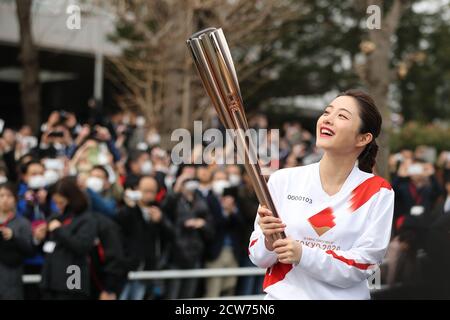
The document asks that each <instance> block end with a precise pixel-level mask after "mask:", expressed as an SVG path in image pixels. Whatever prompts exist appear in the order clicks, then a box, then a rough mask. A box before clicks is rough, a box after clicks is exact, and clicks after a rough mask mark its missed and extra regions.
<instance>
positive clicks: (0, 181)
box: [0, 176, 8, 184]
mask: <svg viewBox="0 0 450 320" xmlns="http://www.w3.org/2000/svg"><path fill="white" fill-rule="evenodd" d="M6 182H8V178H7V177H5V176H0V184H3V183H6Z"/></svg>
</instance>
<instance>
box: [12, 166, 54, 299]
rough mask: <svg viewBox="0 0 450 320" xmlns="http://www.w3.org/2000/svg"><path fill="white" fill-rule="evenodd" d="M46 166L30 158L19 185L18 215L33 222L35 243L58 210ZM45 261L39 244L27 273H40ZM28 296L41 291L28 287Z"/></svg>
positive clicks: (32, 297)
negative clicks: (49, 186) (51, 196)
mask: <svg viewBox="0 0 450 320" xmlns="http://www.w3.org/2000/svg"><path fill="white" fill-rule="evenodd" d="M44 173H45V168H44V166H43V165H42V163H41V162H40V161H39V160H30V161H28V162H26V163H25V164H24V165H23V166H22V167H21V182H20V184H19V187H18V202H17V215H19V216H22V217H25V218H26V219H27V220H29V221H30V222H31V228H32V234H33V239H34V242H35V243H38V242H39V240H40V239H41V238H42V237H43V233H44V232H45V229H46V227H47V225H46V219H47V218H48V217H49V216H50V215H51V214H52V212H55V211H56V210H57V208H56V206H55V204H54V203H53V202H52V201H51V199H50V198H49V197H48V191H47V188H46V185H47V181H46V179H45V177H44ZM43 263H44V254H43V252H42V248H40V246H37V248H36V255H35V256H33V257H30V258H28V259H26V260H25V272H26V273H27V274H39V273H40V272H41V268H42V265H43ZM25 296H26V298H30V299H38V298H39V297H40V292H39V290H37V289H36V288H35V287H32V286H30V287H27V288H26V291H25Z"/></svg>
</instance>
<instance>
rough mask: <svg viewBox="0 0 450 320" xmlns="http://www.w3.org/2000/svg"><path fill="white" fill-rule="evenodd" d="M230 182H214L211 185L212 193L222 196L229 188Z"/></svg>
mask: <svg viewBox="0 0 450 320" xmlns="http://www.w3.org/2000/svg"><path fill="white" fill-rule="evenodd" d="M230 186H231V185H230V182H228V181H227V180H216V181H214V182H213V183H212V191H213V192H214V194H215V195H216V196H222V195H223V191H224V190H225V188H229V187H230Z"/></svg>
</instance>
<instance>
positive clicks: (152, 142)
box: [147, 133, 161, 146]
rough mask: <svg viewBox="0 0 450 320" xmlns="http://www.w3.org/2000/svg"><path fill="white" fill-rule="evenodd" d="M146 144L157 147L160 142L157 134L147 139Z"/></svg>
mask: <svg viewBox="0 0 450 320" xmlns="http://www.w3.org/2000/svg"><path fill="white" fill-rule="evenodd" d="M147 142H148V144H149V145H151V146H154V145H157V144H159V143H160V142H161V136H160V135H159V134H157V133H154V134H151V135H149V136H148V137H147Z"/></svg>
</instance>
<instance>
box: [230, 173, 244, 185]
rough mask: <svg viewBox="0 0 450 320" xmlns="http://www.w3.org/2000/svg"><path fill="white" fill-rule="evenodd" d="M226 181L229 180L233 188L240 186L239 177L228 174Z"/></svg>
mask: <svg viewBox="0 0 450 320" xmlns="http://www.w3.org/2000/svg"><path fill="white" fill-rule="evenodd" d="M228 180H230V184H231V185H232V186H234V187H235V186H238V185H240V184H241V176H240V175H237V174H230V175H229V176H228Z"/></svg>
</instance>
